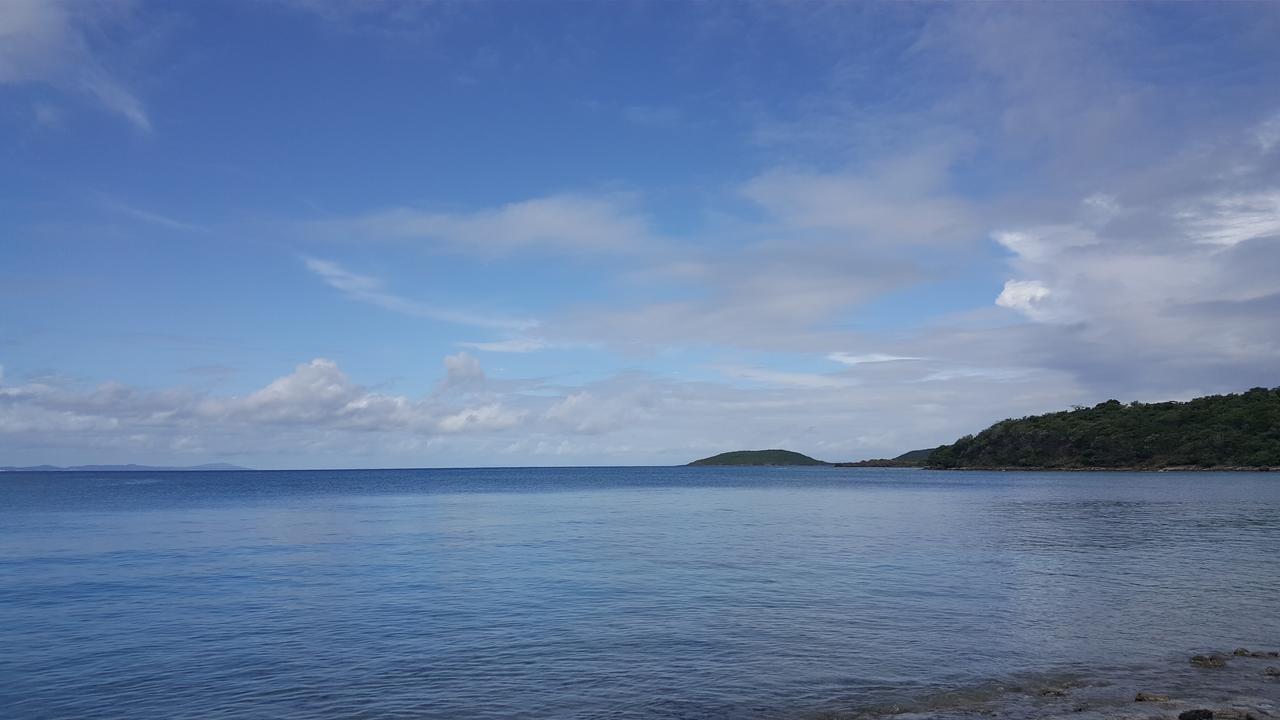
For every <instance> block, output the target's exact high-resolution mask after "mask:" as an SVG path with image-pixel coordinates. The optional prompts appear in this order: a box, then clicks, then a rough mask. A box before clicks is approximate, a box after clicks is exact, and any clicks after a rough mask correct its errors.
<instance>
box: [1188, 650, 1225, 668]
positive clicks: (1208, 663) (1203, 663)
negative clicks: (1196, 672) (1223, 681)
mask: <svg viewBox="0 0 1280 720" xmlns="http://www.w3.org/2000/svg"><path fill="white" fill-rule="evenodd" d="M1191 664H1192V665H1195V666H1196V667H1202V668H1220V667H1226V666H1227V659H1226V658H1224V657H1222V656H1221V655H1218V654H1216V653H1215V654H1213V655H1192V656H1191Z"/></svg>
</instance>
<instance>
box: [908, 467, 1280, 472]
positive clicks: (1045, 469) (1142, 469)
mask: <svg viewBox="0 0 1280 720" xmlns="http://www.w3.org/2000/svg"><path fill="white" fill-rule="evenodd" d="M917 467H919V468H920V469H921V470H961V471H965V470H976V471H983V472H1145V473H1161V472H1178V473H1182V472H1259V473H1267V472H1280V467H1273V466H1259V467H1249V466H1245V465H1214V466H1211V467H1200V466H1198V465H1164V466H1159V465H1156V466H1147V467H1142V466H1138V467H1133V466H1129V467H1096V466H1088V467H1046V466H1035V467H1018V466H998V465H992V466H985V465H981V466H965V467H936V466H929V465H921V466H917Z"/></svg>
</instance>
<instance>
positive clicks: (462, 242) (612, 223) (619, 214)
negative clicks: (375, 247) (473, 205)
mask: <svg viewBox="0 0 1280 720" xmlns="http://www.w3.org/2000/svg"><path fill="white" fill-rule="evenodd" d="M309 229H312V230H320V231H323V232H326V233H328V234H337V235H343V236H356V237H357V238H359V239H377V238H382V239H400V240H413V241H420V242H426V243H433V244H439V245H443V246H445V247H449V248H452V249H455V250H458V251H462V252H468V253H474V254H477V255H502V254H507V253H511V252H515V251H519V250H522V249H528V248H544V249H547V248H549V249H553V250H560V251H568V252H592V253H596V252H617V251H622V250H633V249H637V248H643V247H645V246H647V245H649V244H651V243H652V242H653V240H652V234H651V232H650V230H649V228H648V224H647V222H646V220H645V219H644V218H643V217H641V216H639V215H637V214H634V213H632V212H631V211H629V210H628V209H627V208H626V207H625V205H624V204H623V202H622V200H621V198H617V197H604V198H599V197H588V196H583V195H553V196H550V197H544V198H535V199H532V200H524V201H520V202H513V203H508V204H506V205H501V206H498V207H496V208H490V209H486V210H480V211H477V212H473V213H440V212H428V211H424V210H419V209H415V208H403V207H402V208H396V209H392V210H386V211H382V212H376V213H371V214H368V215H364V216H362V217H358V218H354V219H346V220H335V221H329V222H323V223H314V224H312V225H311V226H309Z"/></svg>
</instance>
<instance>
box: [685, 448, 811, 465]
mask: <svg viewBox="0 0 1280 720" xmlns="http://www.w3.org/2000/svg"><path fill="white" fill-rule="evenodd" d="M689 464H690V465H826V464H827V463H824V462H822V461H821V460H814V459H813V458H811V457H809V456H808V455H801V454H800V453H798V452H791V451H790V450H739V451H737V452H727V453H720V454H719V455H715V456H713V457H709V458H703V459H701V460H694V461H693V462H691V463H689Z"/></svg>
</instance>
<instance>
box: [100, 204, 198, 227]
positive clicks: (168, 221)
mask: <svg viewBox="0 0 1280 720" xmlns="http://www.w3.org/2000/svg"><path fill="white" fill-rule="evenodd" d="M100 203H101V205H102V207H104V208H106V209H107V210H110V211H112V212H115V213H119V214H120V215H124V216H126V217H130V218H133V219H134V220H139V221H141V222H144V223H149V224H151V225H158V226H160V227H165V228H169V229H170V230H181V231H182V232H190V233H201V234H209V233H212V232H213V230H212V229H211V228H208V227H206V226H204V225H197V224H195V223H190V222H185V221H182V220H178V219H175V218H172V217H169V216H168V215H162V214H160V213H157V212H152V211H150V210H143V209H142V208H137V207H133V206H132V205H126V204H125V203H122V202H119V201H117V200H115V199H113V198H110V197H108V196H105V195H104V196H102V197H101V199H100Z"/></svg>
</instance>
